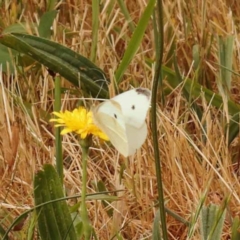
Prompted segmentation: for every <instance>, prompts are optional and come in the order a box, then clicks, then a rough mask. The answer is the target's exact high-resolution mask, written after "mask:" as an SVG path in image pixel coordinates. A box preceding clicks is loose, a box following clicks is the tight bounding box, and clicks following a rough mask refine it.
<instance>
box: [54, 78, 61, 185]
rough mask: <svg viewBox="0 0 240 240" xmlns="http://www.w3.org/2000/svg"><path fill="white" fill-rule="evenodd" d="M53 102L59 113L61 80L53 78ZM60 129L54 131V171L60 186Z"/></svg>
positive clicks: (55, 109)
mask: <svg viewBox="0 0 240 240" xmlns="http://www.w3.org/2000/svg"><path fill="white" fill-rule="evenodd" d="M54 80H55V101H54V111H55V112H59V111H60V110H61V78H60V77H55V78H54ZM60 133H61V128H56V130H55V146H56V169H57V173H58V175H59V178H60V181H61V184H63V157H62V136H61V134H60Z"/></svg>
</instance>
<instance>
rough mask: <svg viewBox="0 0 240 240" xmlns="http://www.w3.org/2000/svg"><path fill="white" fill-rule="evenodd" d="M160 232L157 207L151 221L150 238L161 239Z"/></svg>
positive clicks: (153, 239)
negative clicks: (151, 230)
mask: <svg viewBox="0 0 240 240" xmlns="http://www.w3.org/2000/svg"><path fill="white" fill-rule="evenodd" d="M161 239H162V238H161V233H160V211H159V209H158V210H157V211H156V215H155V218H154V221H153V235H152V240H161Z"/></svg>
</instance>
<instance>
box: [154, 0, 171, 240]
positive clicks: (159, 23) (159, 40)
mask: <svg viewBox="0 0 240 240" xmlns="http://www.w3.org/2000/svg"><path fill="white" fill-rule="evenodd" d="M155 24H156V30H157V31H155V33H156V36H155V37H156V67H155V75H154V80H153V87H152V109H151V120H152V129H153V147H154V158H155V168H156V176H157V186H158V201H159V210H160V219H161V226H162V236H163V239H164V240H167V239H168V235H167V224H166V213H165V206H164V193H163V185H162V170H161V164H160V163H161V160H160V154H159V145H158V139H159V138H158V128H157V104H156V103H157V90H158V84H159V83H160V88H161V87H162V75H161V68H162V59H163V39H164V31H163V6H162V1H161V0H157V6H156V20H155Z"/></svg>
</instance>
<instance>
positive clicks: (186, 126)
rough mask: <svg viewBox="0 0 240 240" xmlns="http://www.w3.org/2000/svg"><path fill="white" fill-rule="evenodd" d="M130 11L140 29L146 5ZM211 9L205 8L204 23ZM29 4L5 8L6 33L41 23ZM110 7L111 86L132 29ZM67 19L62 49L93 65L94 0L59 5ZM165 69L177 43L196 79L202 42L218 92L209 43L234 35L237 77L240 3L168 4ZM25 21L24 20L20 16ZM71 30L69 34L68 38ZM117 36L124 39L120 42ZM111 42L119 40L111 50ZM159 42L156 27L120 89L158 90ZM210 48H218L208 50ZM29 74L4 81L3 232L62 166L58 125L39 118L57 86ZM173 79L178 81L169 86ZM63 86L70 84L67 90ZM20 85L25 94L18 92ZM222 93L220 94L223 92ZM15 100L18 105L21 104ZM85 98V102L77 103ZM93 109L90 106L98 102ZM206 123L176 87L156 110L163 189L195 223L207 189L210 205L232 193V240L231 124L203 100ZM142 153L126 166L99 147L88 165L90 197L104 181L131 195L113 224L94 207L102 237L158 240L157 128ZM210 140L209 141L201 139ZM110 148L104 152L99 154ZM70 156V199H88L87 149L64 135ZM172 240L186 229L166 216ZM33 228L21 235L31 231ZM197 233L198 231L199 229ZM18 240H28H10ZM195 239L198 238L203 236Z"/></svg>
mask: <svg viewBox="0 0 240 240" xmlns="http://www.w3.org/2000/svg"><path fill="white" fill-rule="evenodd" d="M126 2H127V6H128V10H129V12H130V14H131V17H132V19H133V21H134V22H135V23H137V22H138V19H139V17H140V16H141V14H142V12H143V11H144V8H145V6H146V3H145V1H143V0H140V1H138V2H137V3H136V1H126ZM203 2H206V6H205V7H206V10H205V17H204V11H203ZM28 3H29V4H28V5H27V6H25V7H26V8H25V10H24V11H23V6H22V5H21V4H17V3H16V1H12V4H11V6H10V7H9V8H8V11H9V12H7V11H6V10H5V8H4V7H5V6H6V5H4V4H3V6H1V9H0V10H1V13H2V15H4V16H6V18H4V24H5V26H8V25H11V24H13V23H15V22H17V21H18V20H19V17H18V16H19V15H18V14H20V13H22V14H23V15H22V18H21V19H20V21H23V20H25V21H28V22H31V21H35V20H36V19H37V18H38V16H37V15H33V13H36V12H37V9H38V10H39V9H40V10H42V11H44V9H45V6H44V5H36V4H35V3H34V1H28ZM108 3H109V1H106V2H104V1H103V4H102V10H101V17H100V19H99V25H100V27H99V42H98V51H97V61H96V64H97V65H98V66H99V67H101V68H102V69H104V71H105V72H106V73H107V74H108V75H109V77H110V79H111V80H112V81H114V79H113V72H114V71H115V70H116V69H117V66H118V64H119V62H120V60H121V57H122V55H123V53H124V50H125V47H126V45H127V41H128V39H129V38H130V36H131V31H130V30H129V27H128V24H127V23H126V21H125V19H124V16H123V14H122V13H121V11H120V9H119V7H118V5H117V3H116V4H115V5H114V8H113V9H112V11H111V12H110V14H108V8H107V7H108V5H107V4H108ZM60 10H61V11H60V14H59V17H58V20H57V22H56V23H55V25H54V37H53V39H54V40H55V41H58V42H60V43H63V44H66V45H68V46H69V47H71V48H72V49H73V50H75V51H77V52H79V53H81V54H83V55H84V56H86V57H88V56H89V55H90V46H91V5H90V3H86V1H75V0H73V1H67V2H66V3H65V4H62V5H61V6H60ZM164 12H165V17H164V22H165V28H164V31H165V43H164V44H165V47H164V49H165V55H164V61H165V64H168V66H170V67H172V65H171V59H170V58H169V57H168V56H169V55H168V54H169V51H170V49H171V44H172V42H173V39H175V42H176V46H177V56H178V58H177V59H178V64H179V66H180V70H181V72H182V73H183V74H185V75H187V74H189V76H190V77H195V74H196V72H195V71H194V69H193V68H192V63H193V56H192V48H193V45H194V44H199V48H200V53H201V72H200V74H201V76H202V77H201V78H200V80H201V81H202V83H204V84H205V83H208V86H211V87H212V88H214V89H215V90H216V88H215V86H216V78H217V77H218V67H217V65H216V62H218V61H217V59H218V53H217V51H218V47H217V44H216V40H214V41H213V43H212V44H211V46H210V37H211V35H213V36H216V34H219V35H222V36H227V35H234V36H235V52H234V59H233V69H234V70H235V71H237V72H238V71H239V50H240V48H239V47H240V45H239V29H238V27H237V23H239V21H240V17H239V15H238V14H239V12H240V5H239V3H238V1H223V0H211V1H210V0H206V1H179V0H175V1H165V3H164ZM17 13H18V14H17ZM64 28H68V29H69V30H70V33H69V34H68V35H67V34H66V35H65V34H64V32H63V29H64ZM115 29H119V30H120V32H119V33H118V34H116V31H115ZM109 36H111V37H110V38H111V42H109V38H108V37H109ZM153 43H154V40H153V29H152V25H151V24H149V28H148V30H147V31H146V35H145V37H144V40H143V43H142V45H141V48H140V49H139V51H138V53H137V55H136V57H135V58H134V60H133V62H132V63H131V65H130V66H129V69H128V71H127V73H126V75H125V80H124V81H123V82H122V83H121V85H120V87H121V88H122V89H126V90H127V89H129V87H130V85H131V84H134V85H135V86H138V85H141V86H144V87H148V88H151V85H152V76H153V67H149V66H147V64H146V63H145V59H146V58H150V59H152V60H154V58H155V53H154V45H153ZM208 50H210V51H209V52H208ZM25 77H26V79H25V81H24V79H23V77H22V76H20V75H18V74H16V75H15V76H14V77H11V76H9V75H3V77H1V78H0V80H1V81H0V86H1V88H0V110H1V112H2V113H4V114H1V116H0V127H1V134H0V150H1V151H0V177H1V180H0V217H1V221H0V222H1V224H3V225H4V226H5V227H7V226H9V225H10V223H11V222H12V220H13V219H14V218H15V217H16V216H18V215H19V214H20V213H21V212H23V210H26V209H29V208H31V207H33V182H32V181H33V176H34V173H35V172H36V170H38V169H39V168H41V166H42V165H43V164H45V163H52V164H54V161H55V160H54V143H53V139H54V137H53V127H52V126H51V125H50V124H49V123H48V122H46V121H44V119H41V118H40V112H39V109H43V110H45V111H48V112H51V111H52V99H53V97H52V95H51V91H52V89H53V87H54V85H53V83H52V80H51V77H50V76H49V75H48V74H47V72H46V70H45V69H44V68H42V69H40V71H39V72H38V75H37V76H36V75H32V74H31V70H29V69H25ZM169 81H170V80H169ZM62 85H65V86H69V85H68V84H67V83H66V82H63V84H62ZM16 86H18V90H17V89H16ZM232 89H233V92H232V95H231V97H232V99H236V101H237V100H239V89H240V88H239V81H238V77H235V76H234V77H233V87H232ZM216 91H217V90H216ZM16 96H18V97H19V98H18V99H16ZM74 97H75V96H71V95H67V94H66V95H65V96H63V99H64V103H63V104H64V108H67V109H72V108H73V107H74V106H75V104H76V101H73V100H72V99H73V98H74ZM77 97H79V96H77ZM22 99H24V100H25V101H28V102H31V103H32V109H33V112H34V116H33V117H30V116H29V115H27V114H26V111H25V109H24V108H23V107H21V106H22V104H21V101H22ZM90 104H91V103H90ZM198 104H200V105H201V107H202V109H203V112H204V117H203V120H202V122H199V120H198V118H197V116H196V113H195V112H194V111H192V110H191V109H190V108H189V106H188V103H186V101H185V99H183V98H182V97H181V90H180V88H179V89H175V90H173V91H172V93H171V94H169V95H168V96H167V97H166V104H165V106H160V105H159V108H158V120H159V121H158V122H159V125H158V127H159V146H160V153H161V160H162V168H163V185H164V190H165V199H166V206H167V207H168V209H170V210H171V211H173V212H175V213H177V214H179V215H180V216H181V217H182V218H184V219H186V220H188V221H190V220H191V217H192V216H193V215H194V213H195V212H196V209H197V206H198V204H199V203H200V199H201V197H202V196H203V194H204V192H205V191H206V189H208V194H207V200H206V204H207V203H209V202H212V203H215V204H219V205H220V204H221V203H222V201H223V199H225V198H226V197H227V196H229V195H231V200H230V203H229V212H228V218H227V219H226V221H225V227H224V234H223V238H222V239H229V233H230V224H231V219H232V218H233V217H235V216H239V215H240V207H239V206H240V204H239V203H240V197H239V196H240V186H239V178H238V176H237V174H236V172H235V171H234V168H233V162H234V161H235V162H236V160H234V159H238V158H239V155H238V144H235V145H232V146H231V147H230V148H229V147H228V146H227V143H226V142H227V140H226V139H225V138H224V122H226V119H227V117H228V116H226V113H225V112H224V111H221V110H218V109H214V108H212V107H211V106H209V105H208V104H207V103H206V102H205V101H204V96H200V97H199V99H198ZM148 124H149V137H148V139H147V141H146V143H145V144H144V146H143V148H142V149H141V150H140V151H138V153H137V154H136V155H135V156H134V157H133V158H130V159H129V160H125V159H123V158H122V157H121V156H119V155H118V154H117V152H116V151H115V150H114V149H113V148H110V147H109V146H107V145H104V144H103V145H99V142H98V141H97V140H95V142H94V146H93V148H92V149H91V152H90V158H89V162H88V178H89V181H88V192H89V193H94V192H96V191H97V190H96V183H97V182H98V181H100V180H101V181H103V182H104V184H105V186H106V187H107V189H108V190H118V189H123V190H124V192H123V193H121V194H119V197H120V198H121V200H120V201H118V202H116V203H112V204H111V205H112V207H113V209H114V214H113V217H109V216H108V215H107V213H106V209H105V208H104V206H103V205H102V204H101V202H100V201H91V202H88V209H89V216H90V218H91V222H92V224H93V227H94V229H95V231H96V234H97V236H98V237H99V239H110V238H111V236H113V235H114V233H115V232H116V231H117V230H120V229H121V233H122V235H123V236H124V238H125V239H136V240H138V239H151V231H152V224H153V218H154V214H155V211H156V209H155V207H154V203H155V201H156V199H157V188H156V177H155V165H154V155H153V146H152V139H151V128H150V121H149V119H148ZM203 132H204V133H205V134H203ZM100 148H103V149H104V151H103V150H100ZM63 149H64V156H65V169H64V175H65V186H66V191H67V194H68V195H74V194H79V193H80V192H81V150H80V148H79V144H78V141H77V140H76V139H75V138H74V137H72V136H65V137H64V141H63ZM123 163H125V164H126V166H127V168H126V170H125V172H124V176H123V179H122V182H121V183H120V182H119V172H120V166H121V165H122V164H123ZM167 226H168V232H169V239H182V240H184V239H187V231H188V229H187V227H186V226H185V225H184V224H182V223H180V222H179V221H177V220H175V219H174V218H173V217H171V216H169V215H168V216H167ZM26 228H27V226H25V227H23V229H26ZM196 229H198V225H197V226H196ZM12 237H13V239H14V237H15V239H24V238H22V235H20V234H19V233H17V232H15V233H12ZM191 239H196V240H197V239H200V235H199V231H198V230H196V232H195V234H194V236H193V237H192V238H191Z"/></svg>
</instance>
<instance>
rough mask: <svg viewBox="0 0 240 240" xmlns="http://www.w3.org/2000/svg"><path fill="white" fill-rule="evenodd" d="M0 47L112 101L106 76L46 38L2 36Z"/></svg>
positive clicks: (78, 56)
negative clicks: (24, 56) (5, 47)
mask: <svg viewBox="0 0 240 240" xmlns="http://www.w3.org/2000/svg"><path fill="white" fill-rule="evenodd" d="M0 43H2V44H4V45H5V46H7V47H10V48H13V49H15V50H16V51H19V52H21V53H24V54H26V55H28V56H30V57H32V58H33V59H35V60H36V61H38V62H40V63H41V64H43V65H45V66H46V67H47V68H49V69H51V70H52V71H53V72H57V73H59V74H60V75H62V76H63V77H65V78H66V79H67V80H69V81H70V82H71V83H73V84H74V85H75V86H77V87H80V88H81V89H83V90H86V91H87V92H89V93H90V94H92V95H93V96H99V97H101V98H107V97H108V91H107V90H108V87H107V81H106V77H105V74H104V72H103V71H102V70H101V69H100V68H98V67H97V66H96V65H95V64H93V63H92V62H91V61H89V60H88V59H87V58H85V57H83V56H81V55H79V54H77V53H76V52H74V51H72V50H71V49H69V48H67V47H64V46H62V45H60V44H58V43H55V42H52V41H49V40H47V39H44V38H39V37H36V36H32V35H27V34H19V33H11V34H6V35H1V36H0Z"/></svg>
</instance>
